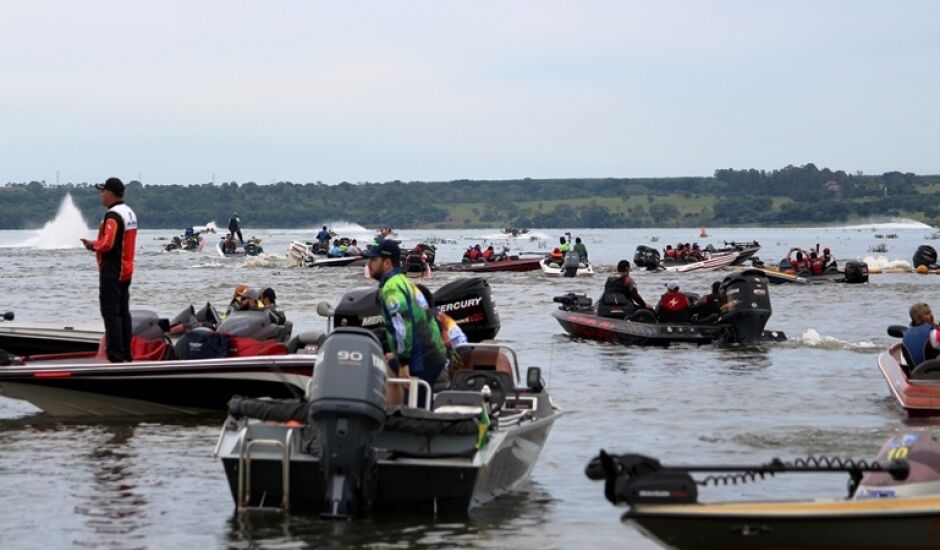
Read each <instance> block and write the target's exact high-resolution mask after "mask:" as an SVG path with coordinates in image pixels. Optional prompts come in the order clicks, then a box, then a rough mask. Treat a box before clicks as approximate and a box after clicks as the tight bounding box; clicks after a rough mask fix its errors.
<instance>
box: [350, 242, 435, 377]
mask: <svg viewBox="0 0 940 550" xmlns="http://www.w3.org/2000/svg"><path fill="white" fill-rule="evenodd" d="M363 256H365V257H367V258H369V273H370V274H371V276H372V278H373V279H376V280H378V281H379V302H381V304H382V317H383V318H384V319H385V334H386V338H387V341H388V347H389V350H390V353H388V354H386V360H387V361H388V365H389V368H390V369H391V370H392V371H393V372H394V373H395V374H396V375H397V376H398V377H400V378H407V377H409V376H415V377H418V378H421V379H422V380H424V381H426V382H427V383H428V384H430V385H431V387H434V383H435V382H436V381H438V379H439V378H440V377H442V376H443V377H444V379H446V368H445V367H446V366H447V350H446V349H445V347H444V342H443V341H442V340H441V329H440V328H439V327H438V326H437V321H435V319H434V316H433V315H432V314H431V312H430V308H429V305H428V302H427V300H425V298H424V295H423V294H422V293H421V291H420V290H419V289H418V287H417V286H415V284H414V283H412V282H411V280H410V279H408V277H406V276H405V274H404V273H402V271H401V249H400V247H399V246H398V242H397V241H394V240H392V239H387V238H386V239H383V240H382V241H381V242H380V243H378V244H377V245H374V246H371V247H369V248H368V250H366V251H365V252H364V253H363Z"/></svg>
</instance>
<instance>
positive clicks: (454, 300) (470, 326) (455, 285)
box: [434, 277, 500, 342]
mask: <svg viewBox="0 0 940 550" xmlns="http://www.w3.org/2000/svg"><path fill="white" fill-rule="evenodd" d="M434 306H435V307H436V308H437V310H438V311H440V312H441V313H446V314H447V315H449V316H450V317H451V318H452V319H453V320H454V321H455V322H456V323H457V325H459V326H460V329H461V330H463V332H464V334H466V335H467V339H468V340H470V341H471V342H481V341H483V340H490V339H493V338H495V337H496V334H497V333H498V332H499V329H500V321H499V314H498V313H497V312H496V304H495V303H494V302H493V296H492V289H491V288H490V284H489V283H488V282H487V281H486V279H484V278H483V277H468V278H466V279H457V280H456V281H452V282H450V283H447V284H446V285H444V286H442V287H441V288H439V289H437V292H435V293H434Z"/></svg>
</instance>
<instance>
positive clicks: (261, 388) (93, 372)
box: [0, 310, 322, 417]
mask: <svg viewBox="0 0 940 550" xmlns="http://www.w3.org/2000/svg"><path fill="white" fill-rule="evenodd" d="M132 315H133V317H134V337H133V338H132V356H133V357H134V361H133V362H126V363H109V362H108V361H107V359H105V358H103V357H102V356H101V354H100V353H98V352H95V351H91V352H71V353H54V354H43V355H21V356H17V355H12V354H10V353H8V352H3V353H0V395H3V396H5V397H11V398H14V399H21V400H25V401H28V402H30V403H32V404H33V405H35V406H36V407H38V408H40V409H42V410H43V411H44V412H46V413H47V414H49V415H52V416H108V417H128V416H152V415H181V414H198V413H205V412H210V411H214V412H222V411H224V410H225V404H226V402H227V401H228V399H229V398H230V397H231V396H232V395H234V394H241V395H251V396H256V397H261V396H275V397H290V396H292V395H301V394H302V392H303V389H304V388H305V387H306V383H307V381H308V380H309V379H310V377H311V375H312V373H313V366H314V363H315V362H316V355H315V353H316V349H317V343H318V342H319V341H320V340H321V338H322V334H320V333H318V332H316V331H311V332H309V333H303V334H301V335H298V336H295V337H293V338H291V337H290V332H291V326H290V323H289V322H283V323H280V324H278V319H276V318H275V317H273V316H272V315H271V313H270V312H269V311H266V310H265V311H262V310H256V311H242V312H235V313H232V314H231V315H230V316H229V317H228V318H227V319H226V320H225V321H224V322H222V323H221V324H219V326H218V327H217V328H216V329H215V330H212V329H210V328H195V329H192V330H191V331H189V332H186V333H180V334H173V333H172V332H171V331H169V330H168V328H169V326H170V323H169V322H168V321H167V320H166V319H159V318H158V317H157V315H156V314H154V313H152V312H147V311H134V312H132Z"/></svg>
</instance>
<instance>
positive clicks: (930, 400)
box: [878, 325, 940, 417]
mask: <svg viewBox="0 0 940 550" xmlns="http://www.w3.org/2000/svg"><path fill="white" fill-rule="evenodd" d="M906 330H907V327H904V326H900V325H894V326H891V327H888V335H890V336H894V337H896V338H903V337H904V332H905V331H906ZM912 364H913V361H912V360H911V356H910V354H909V353H908V352H907V349H905V348H904V345H903V344H900V343H899V344H895V345H893V346H891V347H890V348H889V349H888V351H886V352H884V353H882V354H881V355H879V356H878V368H879V369H880V370H881V374H882V375H883V376H884V377H885V381H886V382H887V383H888V388H889V389H890V390H891V395H892V396H893V397H894V400H895V402H897V404H898V406H900V407H901V409H903V410H904V412H906V413H907V415H908V416H911V417H921V416H937V415H940V359H928V360H926V361H923V362H922V363H920V364H918V365H912Z"/></svg>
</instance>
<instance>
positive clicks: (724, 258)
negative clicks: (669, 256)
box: [664, 252, 739, 273]
mask: <svg viewBox="0 0 940 550" xmlns="http://www.w3.org/2000/svg"><path fill="white" fill-rule="evenodd" d="M738 256H739V255H738V253H737V252H732V253H731V254H723V255H720V256H711V257H709V258H708V259H707V260H702V261H700V262H692V263H687V264H681V263H680V264H674V265H668V264H664V265H666V271H668V272H670V273H687V272H689V271H714V270H716V269H721V268H723V267H728V266H731V265H734V264H735V263H737V261H738Z"/></svg>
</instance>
